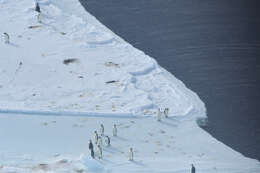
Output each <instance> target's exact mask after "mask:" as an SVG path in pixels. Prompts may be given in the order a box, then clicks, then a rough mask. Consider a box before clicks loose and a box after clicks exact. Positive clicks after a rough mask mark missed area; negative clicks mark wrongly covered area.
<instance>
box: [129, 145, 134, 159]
mask: <svg viewBox="0 0 260 173" xmlns="http://www.w3.org/2000/svg"><path fill="white" fill-rule="evenodd" d="M133 160H134V152H133V148H130V150H129V161H133Z"/></svg>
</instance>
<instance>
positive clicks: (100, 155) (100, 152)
mask: <svg viewBox="0 0 260 173" xmlns="http://www.w3.org/2000/svg"><path fill="white" fill-rule="evenodd" d="M98 154H99V155H98V158H99V159H102V146H101V145H98Z"/></svg>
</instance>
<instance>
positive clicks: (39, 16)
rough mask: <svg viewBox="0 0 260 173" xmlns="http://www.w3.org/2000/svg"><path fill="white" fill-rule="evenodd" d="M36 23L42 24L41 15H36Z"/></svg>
mask: <svg viewBox="0 0 260 173" xmlns="http://www.w3.org/2000/svg"><path fill="white" fill-rule="evenodd" d="M37 21H38V22H39V23H42V13H39V14H38V15H37Z"/></svg>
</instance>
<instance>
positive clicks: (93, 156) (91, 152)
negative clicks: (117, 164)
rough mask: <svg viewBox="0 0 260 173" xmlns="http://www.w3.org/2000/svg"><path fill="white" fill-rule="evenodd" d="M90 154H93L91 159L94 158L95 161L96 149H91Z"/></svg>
mask: <svg viewBox="0 0 260 173" xmlns="http://www.w3.org/2000/svg"><path fill="white" fill-rule="evenodd" d="M90 154H91V157H92V158H93V159H95V153H94V149H91V150H90Z"/></svg>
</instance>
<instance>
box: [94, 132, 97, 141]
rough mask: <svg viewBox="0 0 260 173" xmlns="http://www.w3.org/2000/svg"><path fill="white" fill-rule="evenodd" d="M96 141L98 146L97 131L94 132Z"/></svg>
mask: <svg viewBox="0 0 260 173" xmlns="http://www.w3.org/2000/svg"><path fill="white" fill-rule="evenodd" d="M94 140H95V144H97V142H98V133H97V131H95V132H94Z"/></svg>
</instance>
